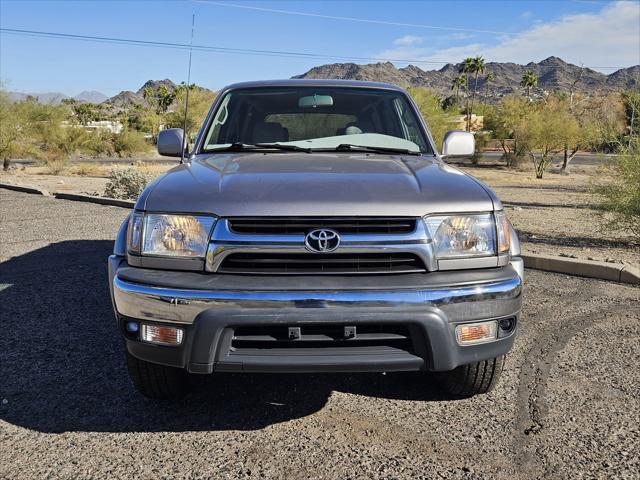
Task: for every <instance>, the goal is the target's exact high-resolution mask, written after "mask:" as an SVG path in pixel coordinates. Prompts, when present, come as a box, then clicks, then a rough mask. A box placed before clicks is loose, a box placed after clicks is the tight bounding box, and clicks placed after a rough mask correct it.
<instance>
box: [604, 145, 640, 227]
mask: <svg viewBox="0 0 640 480" xmlns="http://www.w3.org/2000/svg"><path fill="white" fill-rule="evenodd" d="M596 193H598V194H599V195H600V199H601V202H600V206H601V208H602V209H603V210H604V211H605V212H609V213H610V214H611V216H610V218H609V220H607V221H606V222H605V228H607V229H609V230H613V231H618V232H625V231H627V232H631V233H632V234H633V235H634V236H636V237H638V238H640V137H634V138H632V140H631V142H630V144H629V145H628V146H625V147H621V152H620V155H619V156H618V159H617V163H616V165H615V167H614V176H613V180H612V181H611V182H610V183H608V184H605V185H599V186H598V187H596Z"/></svg>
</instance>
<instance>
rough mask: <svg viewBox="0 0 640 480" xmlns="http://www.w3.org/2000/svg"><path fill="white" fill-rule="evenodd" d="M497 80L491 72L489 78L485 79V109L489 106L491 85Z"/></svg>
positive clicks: (488, 74)
mask: <svg viewBox="0 0 640 480" xmlns="http://www.w3.org/2000/svg"><path fill="white" fill-rule="evenodd" d="M495 78H496V77H495V76H494V75H493V73H491V72H489V73H487V77H486V78H485V81H484V86H485V90H484V106H485V108H486V106H487V99H488V98H489V83H490V82H493V80H495Z"/></svg>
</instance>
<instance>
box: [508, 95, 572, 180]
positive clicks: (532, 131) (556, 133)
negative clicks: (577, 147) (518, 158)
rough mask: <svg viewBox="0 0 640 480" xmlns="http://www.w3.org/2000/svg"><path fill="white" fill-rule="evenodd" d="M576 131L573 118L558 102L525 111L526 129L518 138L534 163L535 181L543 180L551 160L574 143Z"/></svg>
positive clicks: (551, 100) (552, 100)
mask: <svg viewBox="0 0 640 480" xmlns="http://www.w3.org/2000/svg"><path fill="white" fill-rule="evenodd" d="M579 129H580V127H579V125H578V122H577V120H576V119H575V117H573V116H572V115H571V114H570V113H569V112H568V111H567V109H566V106H565V105H564V104H563V102H562V101H561V100H559V99H557V98H552V99H550V100H549V101H547V102H538V103H536V104H535V105H532V106H531V108H530V109H528V112H527V116H526V129H525V130H524V131H523V132H521V134H522V137H523V138H524V143H525V145H526V148H527V153H528V155H529V157H530V158H531V161H532V162H533V166H534V169H535V173H536V178H538V179H540V178H542V177H543V175H544V173H545V171H546V170H547V167H548V166H549V165H550V164H551V161H552V160H553V157H554V156H555V155H556V154H558V153H559V152H561V151H562V150H563V149H564V146H565V145H568V144H574V143H575V141H576V138H577V137H578V135H579Z"/></svg>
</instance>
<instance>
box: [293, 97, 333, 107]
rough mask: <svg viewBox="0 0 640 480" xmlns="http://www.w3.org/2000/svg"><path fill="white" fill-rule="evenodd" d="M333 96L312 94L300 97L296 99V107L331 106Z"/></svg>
mask: <svg viewBox="0 0 640 480" xmlns="http://www.w3.org/2000/svg"><path fill="white" fill-rule="evenodd" d="M332 106H333V97H332V96H330V95H318V94H315V93H314V94H313V95H309V96H308V97H300V99H298V107H300V108H316V107H332Z"/></svg>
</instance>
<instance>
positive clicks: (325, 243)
mask: <svg viewBox="0 0 640 480" xmlns="http://www.w3.org/2000/svg"><path fill="white" fill-rule="evenodd" d="M304 244H305V246H306V247H307V250H309V251H311V252H315V253H329V252H333V251H334V250H335V249H336V248H338V246H339V245H340V235H338V232H336V231H334V230H330V229H328V228H319V229H317V230H312V231H311V232H309V233H307V236H306V237H305V239H304Z"/></svg>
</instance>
